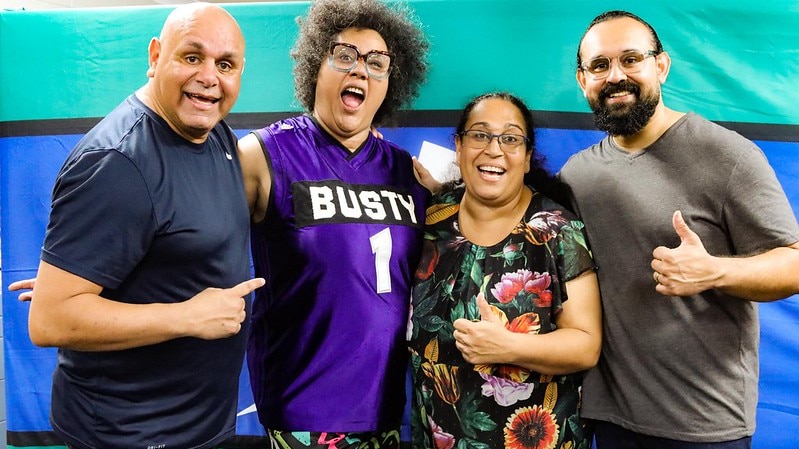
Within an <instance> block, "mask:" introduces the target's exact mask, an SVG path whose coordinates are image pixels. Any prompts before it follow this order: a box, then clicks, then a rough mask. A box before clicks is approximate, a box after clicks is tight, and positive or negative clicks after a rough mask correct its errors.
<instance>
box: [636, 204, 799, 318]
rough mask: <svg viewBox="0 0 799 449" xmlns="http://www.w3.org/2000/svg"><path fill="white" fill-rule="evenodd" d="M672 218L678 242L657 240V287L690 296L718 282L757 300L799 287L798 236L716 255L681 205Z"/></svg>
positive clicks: (654, 258) (796, 290)
mask: <svg viewBox="0 0 799 449" xmlns="http://www.w3.org/2000/svg"><path fill="white" fill-rule="evenodd" d="M672 223H673V225H674V230H675V231H676V232H677V235H678V236H679V237H680V246H678V247H676V248H667V247H665V246H659V247H657V248H655V250H654V251H653V252H652V263H651V267H652V270H653V274H652V276H653V278H654V279H655V282H657V286H656V287H655V289H656V290H657V292H658V293H660V294H663V295H670V296H688V295H693V294H697V293H700V292H703V291H705V290H710V289H713V288H715V289H719V290H721V291H723V292H724V293H727V294H729V295H732V296H736V297H739V298H743V299H747V300H750V301H759V302H767V301H775V300H778V299H782V298H785V297H788V296H791V295H793V294H796V293H799V242H795V243H793V244H792V245H789V246H784V247H778V248H774V249H771V250H768V251H766V252H763V253H761V254H756V255H752V256H748V257H716V256H712V255H710V254H708V252H707V250H705V247H704V245H703V244H702V240H701V239H700V238H699V236H698V235H697V234H696V233H695V232H693V231H692V230H691V229H690V228H689V227H688V225H687V224H686V223H685V220H684V219H683V217H682V214H681V213H680V211H677V212H675V213H674V216H673V218H672Z"/></svg>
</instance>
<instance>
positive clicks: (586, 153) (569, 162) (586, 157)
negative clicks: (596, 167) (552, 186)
mask: <svg viewBox="0 0 799 449" xmlns="http://www.w3.org/2000/svg"><path fill="white" fill-rule="evenodd" d="M607 140H608V137H607V136H606V137H605V138H603V139H602V140H600V141H599V142H596V143H594V144H591V145H590V146H588V147H586V148H583V149H582V150H579V151H577V152H576V153H574V154H572V155H571V156H569V158H568V159H566V162H565V163H564V164H563V167H562V168H561V173H563V171H564V170H565V171H569V170H570V169H572V168H574V167H575V166H577V165H580V164H584V163H590V162H589V161H591V160H592V159H594V158H596V157H597V156H598V155H599V154H600V153H601V152H602V149H603V148H604V146H605V145H607Z"/></svg>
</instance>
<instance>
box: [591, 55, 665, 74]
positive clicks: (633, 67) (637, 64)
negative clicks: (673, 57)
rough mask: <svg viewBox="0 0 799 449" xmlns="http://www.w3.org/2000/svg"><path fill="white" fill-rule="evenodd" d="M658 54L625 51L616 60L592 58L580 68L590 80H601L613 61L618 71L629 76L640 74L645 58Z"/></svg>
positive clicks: (607, 72)
mask: <svg viewBox="0 0 799 449" xmlns="http://www.w3.org/2000/svg"><path fill="white" fill-rule="evenodd" d="M659 54H660V53H658V52H656V51H654V50H649V51H644V52H642V51H639V50H630V51H625V52H624V53H622V54H620V55H619V56H618V57H616V58H608V57H607V56H600V57H598V58H594V59H592V60H590V61H588V62H586V63H585V64H583V65H581V66H580V68H581V69H582V70H584V71H586V72H588V74H589V75H591V77H592V78H594V79H597V80H601V79H605V78H607V77H608V75H609V74H610V69H611V67H612V65H613V60H614V59H615V60H616V61H618V62H619V69H621V71H622V72H624V73H625V74H630V73H637V72H640V71H641V69H642V68H643V67H644V61H645V60H646V58H648V57H650V56H657V55H659Z"/></svg>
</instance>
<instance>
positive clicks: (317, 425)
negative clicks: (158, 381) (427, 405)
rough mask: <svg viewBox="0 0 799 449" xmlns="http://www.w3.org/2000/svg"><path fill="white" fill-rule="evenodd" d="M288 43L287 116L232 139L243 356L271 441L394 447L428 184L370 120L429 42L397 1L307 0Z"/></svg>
mask: <svg viewBox="0 0 799 449" xmlns="http://www.w3.org/2000/svg"><path fill="white" fill-rule="evenodd" d="M298 22H299V24H300V35H299V38H298V40H297V42H296V45H295V47H294V48H293V49H292V52H291V55H292V57H293V58H294V60H295V61H296V66H295V68H294V75H295V90H296V95H297V99H298V100H299V101H300V103H301V104H302V105H303V107H304V108H305V109H306V111H307V112H306V113H305V114H303V115H300V116H298V117H293V118H289V119H286V120H281V121H278V122H277V123H274V124H272V125H270V126H267V127H265V128H262V129H259V130H256V131H253V132H252V133H250V134H248V135H247V136H245V137H243V138H242V139H241V140H240V141H239V153H240V157H241V161H242V171H243V174H244V179H245V186H246V192H247V200H248V202H249V205H250V211H251V221H252V239H251V242H252V255H253V262H254V265H255V271H256V273H259V276H263V277H265V278H266V279H267V280H268V281H267V285H266V286H265V287H264V288H262V289H260V290H261V291H260V293H259V294H257V296H256V298H255V301H254V303H253V311H252V315H251V317H252V333H251V334H250V339H249V345H248V366H249V370H250V379H251V384H252V388H253V394H254V398H255V403H256V406H257V408H258V415H259V419H260V421H261V423H262V424H263V426H264V427H265V428H266V430H267V433H268V434H269V436H270V438H271V439H272V447H279V448H284V449H285V448H288V449H291V448H300V447H301V448H304V449H305V448H317V449H321V448H325V449H333V448H343V447H358V448H374V449H378V448H379V449H384V448H399V439H400V436H399V432H400V426H401V422H402V416H403V410H404V405H405V403H406V398H405V373H406V367H407V363H408V353H407V349H406V345H405V337H404V336H405V328H406V323H407V318H408V308H409V302H410V301H409V299H410V288H411V281H412V274H413V272H414V270H415V269H416V265H417V262H418V260H419V255H420V252H421V243H422V231H423V229H422V227H423V225H424V210H425V205H426V202H427V201H428V200H429V192H428V191H427V189H426V188H425V187H423V186H422V185H421V184H420V183H419V182H418V181H417V180H416V177H415V176H414V175H415V172H414V165H413V161H412V158H411V156H410V154H409V153H408V152H407V151H405V150H403V149H401V148H399V147H397V146H396V145H394V144H392V143H391V142H388V141H386V140H383V139H381V138H378V137H376V136H375V135H373V133H372V128H373V127H374V126H377V125H379V124H385V123H386V121H387V120H388V119H389V118H390V117H391V115H392V114H393V113H395V112H396V111H398V110H399V109H400V108H403V107H406V106H409V105H410V103H411V101H412V100H413V99H414V98H415V97H416V95H417V93H418V90H419V87H420V85H421V84H422V83H423V82H424V80H425V76H426V72H427V62H426V61H427V59H426V58H427V52H428V42H427V40H426V38H425V36H424V34H423V33H422V31H421V27H420V25H419V24H418V23H417V21H416V20H415V18H414V16H413V14H412V11H411V10H410V9H408V7H407V6H405V5H403V4H401V3H396V2H391V3H384V2H382V1H378V0H319V1H315V2H313V3H312V4H311V7H310V10H309V11H308V14H307V16H306V17H304V18H301V19H299V20H298Z"/></svg>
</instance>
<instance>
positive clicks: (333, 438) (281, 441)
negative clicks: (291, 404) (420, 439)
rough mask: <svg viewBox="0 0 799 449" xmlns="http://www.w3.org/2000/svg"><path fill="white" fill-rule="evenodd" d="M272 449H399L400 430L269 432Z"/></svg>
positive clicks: (270, 430)
mask: <svg viewBox="0 0 799 449" xmlns="http://www.w3.org/2000/svg"><path fill="white" fill-rule="evenodd" d="M267 433H268V434H269V439H270V440H271V441H272V449H399V447H400V432H399V429H395V430H388V431H384V432H351V433H334V432H286V431H281V430H272V429H269V430H268V431H267Z"/></svg>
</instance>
